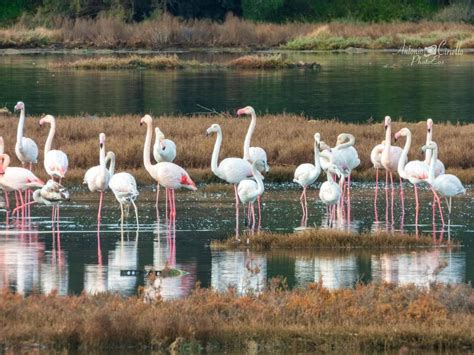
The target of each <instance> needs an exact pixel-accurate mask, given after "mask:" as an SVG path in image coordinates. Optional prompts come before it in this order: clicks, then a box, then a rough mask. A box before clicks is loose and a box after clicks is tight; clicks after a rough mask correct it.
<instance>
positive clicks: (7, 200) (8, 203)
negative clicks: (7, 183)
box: [3, 190, 10, 210]
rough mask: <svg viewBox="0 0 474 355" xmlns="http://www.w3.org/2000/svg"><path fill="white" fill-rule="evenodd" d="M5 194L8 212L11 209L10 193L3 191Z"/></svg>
mask: <svg viewBox="0 0 474 355" xmlns="http://www.w3.org/2000/svg"><path fill="white" fill-rule="evenodd" d="M3 194H4V195H5V207H6V209H7V210H9V209H10V199H9V198H8V191H7V190H3Z"/></svg>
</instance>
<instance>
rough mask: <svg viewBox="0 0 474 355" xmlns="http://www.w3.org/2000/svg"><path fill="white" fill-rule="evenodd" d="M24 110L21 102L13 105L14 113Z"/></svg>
mask: <svg viewBox="0 0 474 355" xmlns="http://www.w3.org/2000/svg"><path fill="white" fill-rule="evenodd" d="M24 109H25V104H24V103H23V101H18V102H17V103H16V105H15V111H21V110H24Z"/></svg>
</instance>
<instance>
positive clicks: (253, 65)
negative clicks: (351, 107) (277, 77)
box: [52, 54, 318, 70]
mask: <svg viewBox="0 0 474 355" xmlns="http://www.w3.org/2000/svg"><path fill="white" fill-rule="evenodd" d="M52 67H53V68H61V69H64V68H68V69H99V70H104V69H161V70H166V69H186V68H203V67H206V68H239V69H290V68H305V69H317V68H318V65H317V64H316V63H303V62H298V63H297V62H293V61H291V60H288V59H285V58H283V56H282V55H281V54H275V55H246V56H243V57H239V58H236V59H234V60H232V61H230V62H228V63H203V62H198V61H186V60H181V59H179V58H178V56H177V55H156V56H138V55H131V56H128V57H98V58H83V59H78V60H75V61H72V62H56V63H53V65H52Z"/></svg>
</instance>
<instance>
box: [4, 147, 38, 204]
mask: <svg viewBox="0 0 474 355" xmlns="http://www.w3.org/2000/svg"><path fill="white" fill-rule="evenodd" d="M0 161H1V162H2V163H1V165H0V186H1V187H2V188H3V189H4V190H6V191H14V192H15V199H16V201H17V204H16V205H17V206H20V205H24V204H25V201H24V200H23V195H22V191H26V190H28V189H31V188H34V187H43V185H44V182H43V181H42V180H41V179H39V178H38V177H36V176H35V174H33V173H32V172H31V170H28V169H25V168H18V167H9V165H10V156H9V155H8V154H5V153H4V154H2V155H0ZM17 195H18V196H17ZM18 200H19V201H20V202H18ZM22 212H23V209H22Z"/></svg>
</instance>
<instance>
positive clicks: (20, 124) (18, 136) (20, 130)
mask: <svg viewBox="0 0 474 355" xmlns="http://www.w3.org/2000/svg"><path fill="white" fill-rule="evenodd" d="M24 125H25V109H24V108H22V109H21V111H20V121H19V122H18V128H17V131H16V143H17V144H18V145H19V146H20V147H21V146H22V138H23V126H24Z"/></svg>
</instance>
